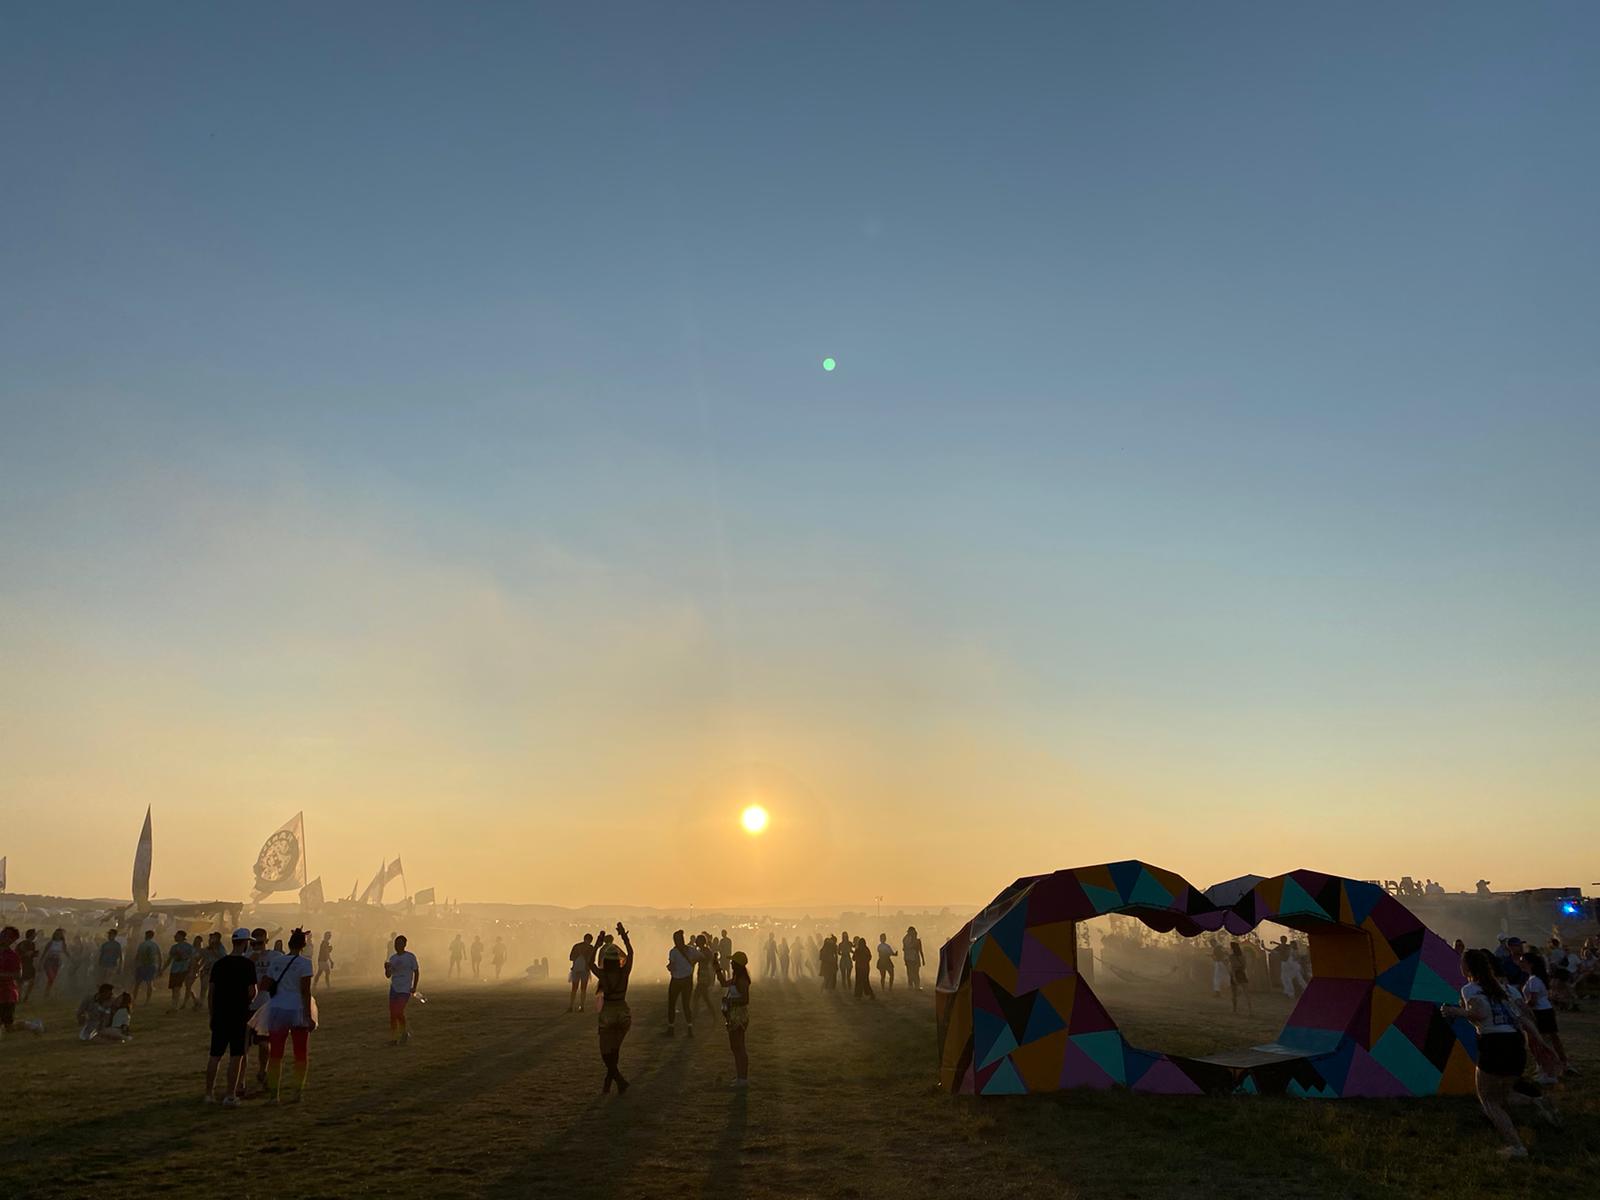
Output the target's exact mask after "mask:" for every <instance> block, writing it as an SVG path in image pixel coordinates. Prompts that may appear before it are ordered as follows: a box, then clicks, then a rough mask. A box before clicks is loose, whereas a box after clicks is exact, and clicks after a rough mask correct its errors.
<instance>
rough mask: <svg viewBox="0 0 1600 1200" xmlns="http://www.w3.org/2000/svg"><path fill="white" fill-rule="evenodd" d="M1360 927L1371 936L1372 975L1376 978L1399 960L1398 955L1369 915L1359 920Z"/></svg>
mask: <svg viewBox="0 0 1600 1200" xmlns="http://www.w3.org/2000/svg"><path fill="white" fill-rule="evenodd" d="M1361 928H1363V929H1365V930H1366V931H1367V933H1368V934H1369V935H1370V936H1371V938H1372V977H1373V978H1374V979H1376V978H1377V977H1378V976H1379V975H1382V974H1383V973H1384V972H1385V971H1387V970H1388V969H1389V968H1390V967H1392V966H1394V965H1395V963H1397V962H1399V961H1400V957H1399V955H1397V954H1395V952H1394V947H1393V946H1391V945H1389V939H1388V938H1386V937H1384V936H1383V933H1382V932H1381V931H1380V930H1379V929H1378V927H1377V926H1376V925H1374V924H1373V923H1372V918H1371V917H1368V918H1367V919H1366V920H1365V921H1363V922H1361Z"/></svg>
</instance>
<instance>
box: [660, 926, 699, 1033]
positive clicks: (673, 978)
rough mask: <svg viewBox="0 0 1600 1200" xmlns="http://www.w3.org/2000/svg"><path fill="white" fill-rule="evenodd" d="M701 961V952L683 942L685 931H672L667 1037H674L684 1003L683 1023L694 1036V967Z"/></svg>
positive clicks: (669, 952) (668, 960)
mask: <svg viewBox="0 0 1600 1200" xmlns="http://www.w3.org/2000/svg"><path fill="white" fill-rule="evenodd" d="M699 961H700V952H699V951H698V950H696V949H695V948H694V947H693V946H690V945H688V944H687V943H685V942H684V940H683V930H681V929H675V930H673V931H672V949H671V950H669V951H667V975H668V976H669V978H668V981H667V1031H666V1032H667V1036H668V1037H671V1036H672V1032H673V1030H672V1023H673V1020H674V1019H675V1018H676V1016H677V1011H678V1003H679V1001H682V1003H683V1023H684V1024H685V1025H686V1026H687V1027H688V1031H689V1036H690V1037H693V1036H694V1007H693V1006H692V1005H691V1004H690V1001H691V1000H693V999H694V965H695V963H697V962H699Z"/></svg>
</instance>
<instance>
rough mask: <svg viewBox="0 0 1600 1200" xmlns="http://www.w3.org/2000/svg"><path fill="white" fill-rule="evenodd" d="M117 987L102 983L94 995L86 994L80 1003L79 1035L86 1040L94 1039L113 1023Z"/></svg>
mask: <svg viewBox="0 0 1600 1200" xmlns="http://www.w3.org/2000/svg"><path fill="white" fill-rule="evenodd" d="M115 993H116V989H115V988H113V987H112V986H111V985H110V984H109V983H102V984H101V985H100V986H99V987H97V988H96V989H95V990H94V992H93V994H92V995H88V996H85V997H84V998H83V1003H81V1004H79V1005H78V1018H77V1019H78V1037H79V1039H80V1040H82V1041H85V1042H92V1041H94V1039H95V1037H96V1036H97V1035H98V1034H99V1032H100V1031H101V1030H102V1029H104V1028H105V1027H106V1026H107V1025H109V1024H111V1010H112V1008H113V1006H114V996H115Z"/></svg>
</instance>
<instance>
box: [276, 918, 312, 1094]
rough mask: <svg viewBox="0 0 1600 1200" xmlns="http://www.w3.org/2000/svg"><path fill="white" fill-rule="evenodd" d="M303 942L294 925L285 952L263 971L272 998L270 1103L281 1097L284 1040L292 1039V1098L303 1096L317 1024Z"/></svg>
mask: <svg viewBox="0 0 1600 1200" xmlns="http://www.w3.org/2000/svg"><path fill="white" fill-rule="evenodd" d="M305 946H306V931H305V930H304V929H296V930H295V931H294V932H293V933H291V934H290V935H289V950H288V953H286V954H284V955H282V956H281V957H280V958H279V959H278V961H276V962H274V963H273V964H272V967H271V969H270V970H269V971H268V972H267V984H266V986H267V990H268V992H270V993H271V995H272V998H271V999H270V1000H268V1001H267V1092H268V1096H269V1098H270V1099H271V1100H272V1102H273V1103H276V1102H277V1101H278V1100H279V1099H280V1098H281V1093H282V1088H283V1051H284V1046H285V1044H286V1043H288V1042H290V1041H291V1040H292V1041H293V1043H294V1078H295V1094H294V1099H295V1101H296V1102H298V1101H299V1100H300V1099H302V1098H303V1097H304V1096H305V1091H306V1074H307V1072H308V1071H309V1070H310V1066H311V1061H310V1060H311V1034H312V1033H313V1032H314V1031H315V1030H316V1028H317V1022H316V1018H315V1016H314V1015H313V1011H312V1002H311V977H312V975H313V974H315V968H313V967H312V965H311V960H310V959H309V958H307V957H306V956H305V955H303V954H302V953H300V952H301V951H302V950H304V949H305Z"/></svg>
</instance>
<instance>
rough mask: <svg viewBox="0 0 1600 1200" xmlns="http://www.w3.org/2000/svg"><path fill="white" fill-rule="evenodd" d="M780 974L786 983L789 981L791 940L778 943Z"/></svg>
mask: <svg viewBox="0 0 1600 1200" xmlns="http://www.w3.org/2000/svg"><path fill="white" fill-rule="evenodd" d="M778 974H779V976H780V977H781V978H782V979H783V981H784V982H785V983H787V982H788V981H789V939H788V938H784V939H783V941H781V942H779V943H778Z"/></svg>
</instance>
